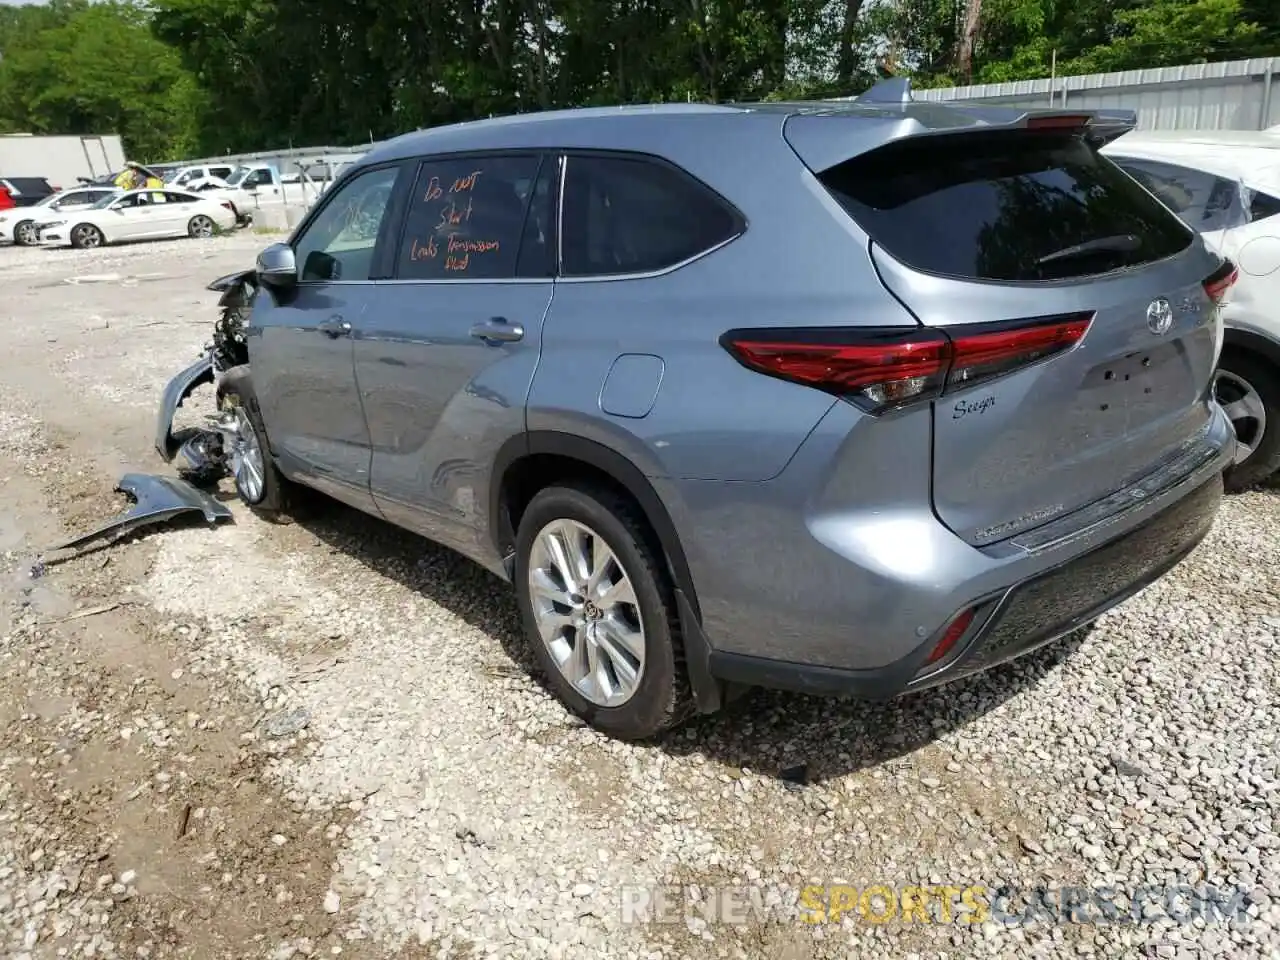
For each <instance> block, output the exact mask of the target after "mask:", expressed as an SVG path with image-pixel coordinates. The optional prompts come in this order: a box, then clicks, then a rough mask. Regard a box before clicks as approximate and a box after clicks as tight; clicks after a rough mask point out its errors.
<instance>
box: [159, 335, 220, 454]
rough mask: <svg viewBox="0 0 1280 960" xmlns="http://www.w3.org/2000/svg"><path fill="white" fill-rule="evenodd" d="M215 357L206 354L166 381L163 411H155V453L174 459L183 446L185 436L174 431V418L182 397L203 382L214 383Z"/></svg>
mask: <svg viewBox="0 0 1280 960" xmlns="http://www.w3.org/2000/svg"><path fill="white" fill-rule="evenodd" d="M213 380H214V376H213V361H212V360H211V359H210V358H209V356H208V355H207V354H206V355H205V356H203V357H201V358H200V359H199V360H197V361H196V362H195V363H193V364H191V366H189V367H187V369H185V370H183V371H182V372H181V373H180V374H178V375H177V376H176V377H174V378H173V379H172V380H170V381H169V382H168V384H166V385H165V388H164V392H163V393H162V394H161V395H160V411H159V413H158V414H157V415H156V439H155V444H156V453H158V454H160V456H161V458H162V459H163V460H164V462H165V463H171V462H172V461H173V458H174V457H176V456H177V455H178V451H179V450H181V449H182V446H183V443H184V442H185V439H186V438H182V437H178V436H175V435H174V432H173V418H174V415H175V414H176V413H177V412H178V408H179V407H180V406H182V401H183V400H185V399H186V398H187V397H189V396H190V395H191V393H192V392H193V391H194V390H195V389H196V388H197V387H199V386H201V385H202V384H206V383H213Z"/></svg>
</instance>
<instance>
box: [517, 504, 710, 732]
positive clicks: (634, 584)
mask: <svg viewBox="0 0 1280 960" xmlns="http://www.w3.org/2000/svg"><path fill="white" fill-rule="evenodd" d="M557 543H558V544H559V545H561V546H563V547H565V548H566V549H565V550H563V551H561V550H559V548H558V547H557V546H556V544H557ZM575 550H576V551H577V552H576V556H578V557H580V558H581V562H580V563H576V564H575V563H574V562H573V561H572V560H570V561H569V571H570V576H569V577H568V578H566V577H565V576H564V575H562V574H560V572H559V571H560V570H562V569H563V568H564V563H563V561H560V562H557V558H558V557H564V556H567V555H570V556H572V555H575V554H574V553H573V551H575ZM593 567H594V571H593V569H592V568H593ZM567 581H571V582H567ZM515 582H516V596H517V602H518V603H519V606H520V615H521V619H522V620H523V622H524V628H525V635H526V636H527V638H528V641H529V643H530V645H531V646H532V647H533V650H534V655H535V656H536V658H537V660H538V663H539V665H540V666H541V667H542V670H543V672H544V673H545V674H546V676H547V680H548V684H549V686H550V687H551V689H552V690H553V691H554V692H555V694H556V695H557V696H558V697H559V698H560V700H561V701H562V702H563V703H564V704H565V705H566V706H567V707H568V708H569V709H570V710H572V711H573V712H574V713H575V714H577V715H578V716H580V717H582V718H583V719H584V720H585V721H586V722H587V723H589V724H591V726H593V727H595V728H596V729H597V730H600V731H601V732H603V733H606V734H609V735H610V736H614V737H618V738H619V739H624V740H641V739H645V738H648V737H652V736H654V735H655V734H658V733H660V732H662V731H663V730H667V729H669V728H671V727H673V726H675V725H676V724H678V723H679V722H680V721H681V720H683V719H684V718H685V717H687V716H688V715H689V713H690V712H691V709H692V703H693V700H692V696H691V694H690V688H689V680H688V675H687V673H686V671H685V665H684V652H683V644H682V642H681V636H680V620H679V617H678V616H677V614H676V605H675V597H674V591H673V589H672V585H671V579H670V577H669V575H668V573H667V570H666V566H665V563H664V562H663V560H662V554H661V552H660V551H659V550H658V549H657V548H656V545H655V544H653V543H652V541H651V537H650V535H649V528H648V525H647V523H646V522H645V519H644V517H643V516H642V515H641V514H640V512H639V510H637V508H636V507H635V506H634V505H633V504H632V503H631V502H630V501H629V500H627V499H626V498H624V497H622V496H620V495H618V494H616V493H614V492H612V491H610V490H608V489H606V488H603V487H598V486H594V485H588V484H583V485H566V486H553V487H547V488H545V489H543V490H541V491H539V492H538V494H537V495H535V496H534V498H533V500H532V501H530V503H529V506H528V507H527V508H526V509H525V511H524V515H523V516H522V517H521V519H520V529H519V532H518V533H517V535H516V565H515Z"/></svg>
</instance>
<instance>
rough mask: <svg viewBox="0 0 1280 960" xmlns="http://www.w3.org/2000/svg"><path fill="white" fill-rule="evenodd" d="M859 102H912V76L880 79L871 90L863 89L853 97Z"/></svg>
mask: <svg viewBox="0 0 1280 960" xmlns="http://www.w3.org/2000/svg"><path fill="white" fill-rule="evenodd" d="M853 99H854V100H856V101H858V102H859V103H910V102H911V78H910V77H890V78H889V79H888V80H880V81H877V82H876V83H875V85H873V86H872V87H871V89H870V90H866V91H863V92H862V93H860V94H858V95H857V96H856V97H854V98H853Z"/></svg>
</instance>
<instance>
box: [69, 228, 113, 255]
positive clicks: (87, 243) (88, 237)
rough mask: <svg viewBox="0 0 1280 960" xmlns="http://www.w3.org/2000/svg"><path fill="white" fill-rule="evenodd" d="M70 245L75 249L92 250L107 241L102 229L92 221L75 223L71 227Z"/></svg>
mask: <svg viewBox="0 0 1280 960" xmlns="http://www.w3.org/2000/svg"><path fill="white" fill-rule="evenodd" d="M69 236H70V237H71V246H73V247H75V248H76V249H77V250H94V249H96V248H98V247H100V246H102V245H103V244H104V243H106V242H107V238H106V237H104V236H103V235H102V231H101V230H99V229H98V228H97V227H95V226H94V225H93V224H92V223H77V224H76V225H75V226H74V227H72V228H71V233H70V234H69Z"/></svg>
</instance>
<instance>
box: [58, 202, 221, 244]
mask: <svg viewBox="0 0 1280 960" xmlns="http://www.w3.org/2000/svg"><path fill="white" fill-rule="evenodd" d="M235 223H236V215H235V213H234V211H233V210H232V209H231V206H230V204H228V203H225V202H223V201H221V200H217V199H214V198H211V197H208V196H197V195H196V194H194V193H186V192H184V191H181V190H156V189H154V188H152V189H149V190H147V189H144V190H129V191H127V192H125V193H121V194H119V195H118V196H114V197H107V198H106V199H105V200H102V201H100V202H98V203H96V204H94V205H93V206H92V207H89V208H88V209H86V210H77V211H73V212H72V213H71V214H70V215H69V216H65V217H64V216H56V217H51V218H49V219H48V220H46V221H45V222H43V223H39V224H37V229H38V231H39V236H40V242H41V243H42V244H49V245H53V246H61V245H63V244H68V243H69V244H71V246H73V247H76V248H77V249H81V250H83V249H86V248H91V247H100V246H102V245H103V244H104V243H119V242H121V241H125V240H156V239H159V238H161V237H182V236H189V237H211V236H213V235H214V233H216V232H217V231H218V230H230V229H231V228H232V227H234V226H235Z"/></svg>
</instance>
